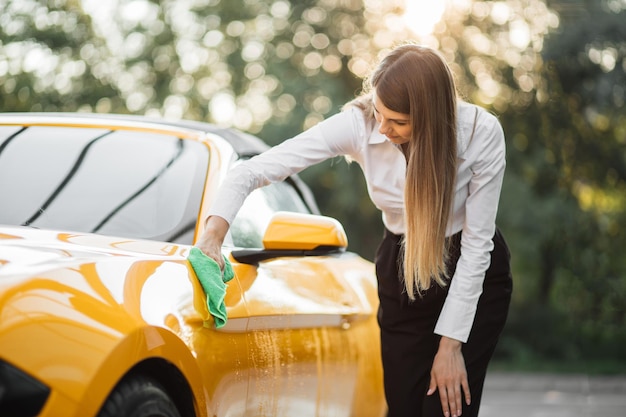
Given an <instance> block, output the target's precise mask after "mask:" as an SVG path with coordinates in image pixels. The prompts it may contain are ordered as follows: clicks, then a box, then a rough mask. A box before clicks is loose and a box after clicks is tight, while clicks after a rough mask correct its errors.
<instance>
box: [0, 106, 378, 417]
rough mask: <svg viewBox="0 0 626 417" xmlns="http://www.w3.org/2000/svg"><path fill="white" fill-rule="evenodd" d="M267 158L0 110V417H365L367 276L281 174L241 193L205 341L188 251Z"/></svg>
mask: <svg viewBox="0 0 626 417" xmlns="http://www.w3.org/2000/svg"><path fill="white" fill-rule="evenodd" d="M266 147H267V146H266V145H265V144H264V143H263V142H261V141H260V140H259V139H258V138H256V137H253V136H250V135H247V134H244V133H241V132H237V131H235V130H230V129H222V128H218V127H216V126H213V125H210V124H205V123H199V122H191V121H189V122H185V121H182V122H166V121H163V120H153V119H149V118H145V117H131V116H116V115H107V116H105V115H94V114H73V113H72V114H62V113H56V114H55V113H5V114H1V115H0V198H1V200H0V201H1V202H0V225H1V226H0V416H12V417H26V416H36V415H38V416H54V417H71V416H81V417H85V416H102V417H104V416H116V417H121V416H136V417H142V416H157V417H158V416H169V417H174V416H176V417H179V416H180V417H190V416H202V417H205V416H206V417H213V416H228V417H234V416H273V417H274V416H289V417H293V416H297V417H302V416H316V417H321V416H355V417H367V416H382V415H384V414H385V412H386V409H385V401H384V395H383V389H382V369H381V363H380V347H379V330H378V326H377V323H376V311H377V304H378V301H377V295H376V278H375V274H374V267H373V265H372V264H371V263H370V262H368V261H366V260H364V259H362V258H360V257H359V256H357V255H356V254H354V253H350V252H348V251H346V247H347V239H346V235H345V232H344V230H343V228H342V226H341V225H340V224H339V223H338V222H337V221H336V220H334V219H331V218H328V217H324V216H320V215H319V211H318V209H317V207H316V206H315V202H314V200H313V198H312V196H311V192H310V190H309V189H308V188H307V186H306V185H305V184H303V183H302V181H301V180H300V179H299V178H298V177H297V176H296V177H293V178H289V179H288V180H286V181H285V182H283V183H280V184H275V185H271V186H268V187H264V188H262V189H259V190H257V191H255V192H254V193H253V194H252V195H250V197H249V198H248V200H247V201H246V204H245V205H244V207H243V208H242V210H241V212H240V213H239V216H238V218H237V220H236V221H235V222H234V223H233V225H232V228H231V232H230V234H229V236H228V237H227V242H226V243H225V246H224V248H223V253H224V255H225V256H227V257H228V259H229V260H230V261H231V263H232V265H233V269H234V272H235V278H234V279H232V280H231V281H230V282H228V284H227V285H228V287H227V290H226V297H225V304H226V312H227V316H228V318H227V321H226V324H225V325H224V326H223V327H220V328H216V326H215V323H214V322H213V321H212V317H211V315H210V314H209V313H208V309H207V303H206V295H205V293H204V291H203V289H202V286H201V284H200V283H199V280H198V278H197V277H196V275H195V273H194V270H193V268H192V267H191V265H190V263H189V261H188V260H187V256H188V254H189V251H190V249H191V248H192V245H193V243H194V240H195V239H196V238H197V236H199V234H200V233H201V231H202V227H203V223H202V221H201V220H202V219H203V218H204V217H205V213H206V211H207V209H208V207H209V206H210V204H211V201H212V200H213V199H214V198H215V191H216V188H217V187H218V185H219V184H220V182H221V181H222V180H223V178H224V176H226V175H227V172H228V170H229V168H231V167H232V166H233V165H235V164H237V163H239V161H241V160H242V159H245V158H248V157H250V156H252V155H254V154H257V153H259V152H261V151H263V150H264V149H266Z"/></svg>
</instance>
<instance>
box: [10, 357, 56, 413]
mask: <svg viewBox="0 0 626 417" xmlns="http://www.w3.org/2000/svg"><path fill="white" fill-rule="evenodd" d="M48 394H50V389H49V388H48V387H47V386H45V385H44V384H42V383H41V382H39V381H37V380H36V379H34V378H33V377H31V376H30V375H27V374H25V373H24V372H22V371H20V370H19V369H17V368H15V367H14V366H12V365H9V364H8V363H6V362H4V361H0V414H2V416H6V417H32V416H36V415H37V414H39V412H40V411H41V409H42V407H43V405H44V404H45V402H46V399H47V398H48Z"/></svg>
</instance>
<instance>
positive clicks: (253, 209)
mask: <svg viewBox="0 0 626 417" xmlns="http://www.w3.org/2000/svg"><path fill="white" fill-rule="evenodd" d="M277 211H292V212H297V213H310V210H309V209H308V208H307V206H306V205H305V204H304V202H303V201H302V199H301V198H300V195H299V194H298V192H297V191H296V189H295V188H294V187H293V186H292V185H291V184H290V183H288V182H281V183H276V184H270V185H267V186H265V187H262V188H259V189H257V190H255V191H253V192H252V193H251V194H250V195H249V196H248V198H247V199H246V201H245V202H244V204H243V206H242V207H241V210H239V213H238V215H237V217H236V218H235V221H233V224H232V225H231V228H230V235H231V236H230V237H231V239H232V244H233V245H234V246H236V247H240V248H262V247H263V234H264V233H265V229H266V228H267V225H268V224H269V221H270V218H271V216H272V214H274V213H275V212H277Z"/></svg>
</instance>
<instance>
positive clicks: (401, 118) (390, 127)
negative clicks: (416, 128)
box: [373, 90, 412, 145]
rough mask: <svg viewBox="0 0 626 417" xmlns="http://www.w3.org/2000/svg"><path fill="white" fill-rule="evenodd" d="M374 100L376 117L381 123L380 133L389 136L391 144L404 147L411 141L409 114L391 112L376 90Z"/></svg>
mask: <svg viewBox="0 0 626 417" xmlns="http://www.w3.org/2000/svg"><path fill="white" fill-rule="evenodd" d="M373 100H374V117H376V121H377V122H378V123H380V128H379V129H378V131H379V132H380V133H381V134H383V135H385V136H387V139H389V141H390V142H391V143H395V144H396V145H402V144H404V143H407V142H408V141H409V140H410V139H411V133H412V128H411V120H410V117H409V115H408V114H405V113H398V112H395V111H393V110H389V109H388V108H387V107H385V105H384V104H383V102H382V101H380V99H379V98H378V95H376V90H374V94H373Z"/></svg>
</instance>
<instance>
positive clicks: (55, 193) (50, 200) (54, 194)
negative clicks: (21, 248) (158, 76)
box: [22, 131, 113, 226]
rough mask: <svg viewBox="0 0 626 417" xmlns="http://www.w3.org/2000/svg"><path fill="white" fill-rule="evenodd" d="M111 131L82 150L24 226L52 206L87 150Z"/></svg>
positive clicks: (93, 140) (80, 163)
mask: <svg viewBox="0 0 626 417" xmlns="http://www.w3.org/2000/svg"><path fill="white" fill-rule="evenodd" d="M111 133H113V131H108V132H106V133H103V134H102V135H100V136H98V137H96V138H95V139H92V140H91V141H90V142H89V143H88V144H87V145H86V146H85V147H84V148H83V150H82V151H81V152H80V155H78V158H77V159H76V162H74V165H73V166H72V169H70V172H68V173H67V175H66V176H65V178H63V181H61V183H60V184H59V185H58V186H57V188H56V189H55V190H54V191H53V192H52V194H50V197H48V199H47V200H46V201H45V203H43V204H42V205H41V207H39V210H37V212H35V213H34V214H33V215H32V216H31V217H30V218H29V219H28V220H26V221H25V222H24V223H22V226H30V224H31V223H32V222H34V221H35V220H37V219H38V218H39V216H41V215H42V214H43V213H44V212H45V211H46V210H47V209H48V207H50V205H51V204H52V203H53V202H54V200H55V199H56V198H57V197H58V195H59V194H60V193H61V191H63V189H64V188H65V187H66V186H67V184H69V183H70V181H71V180H72V178H74V175H76V172H78V169H79V168H80V166H81V165H82V164H83V161H84V160H85V156H86V155H87V152H89V149H90V148H91V147H92V146H93V145H94V144H95V143H96V142H97V141H99V140H101V139H102V138H104V137H105V136H107V135H110V134H111Z"/></svg>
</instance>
